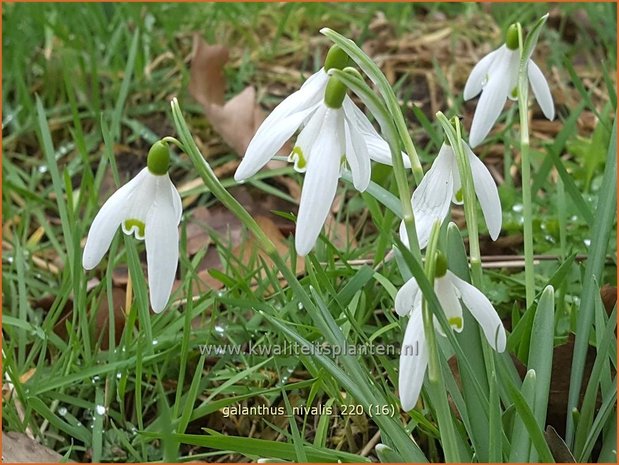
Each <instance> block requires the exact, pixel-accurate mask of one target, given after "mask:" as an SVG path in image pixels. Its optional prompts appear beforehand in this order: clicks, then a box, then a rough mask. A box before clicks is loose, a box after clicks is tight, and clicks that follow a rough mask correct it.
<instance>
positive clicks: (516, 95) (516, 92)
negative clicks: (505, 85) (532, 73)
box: [510, 87, 518, 99]
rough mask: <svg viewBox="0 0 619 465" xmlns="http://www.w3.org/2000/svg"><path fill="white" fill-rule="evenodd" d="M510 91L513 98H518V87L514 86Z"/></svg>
mask: <svg viewBox="0 0 619 465" xmlns="http://www.w3.org/2000/svg"><path fill="white" fill-rule="evenodd" d="M510 93H511V96H512V98H513V99H517V98H518V87H514V88H513V89H512V91H511V92H510Z"/></svg>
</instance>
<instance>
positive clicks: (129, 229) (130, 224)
mask: <svg viewBox="0 0 619 465" xmlns="http://www.w3.org/2000/svg"><path fill="white" fill-rule="evenodd" d="M145 229H146V225H145V224H144V222H142V221H140V220H137V219H135V218H130V219H128V220H125V221H123V230H124V231H125V234H132V233H133V234H134V235H135V237H136V238H138V239H144V230H145Z"/></svg>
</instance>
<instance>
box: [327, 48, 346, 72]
mask: <svg viewBox="0 0 619 465" xmlns="http://www.w3.org/2000/svg"><path fill="white" fill-rule="evenodd" d="M349 61H350V59H349V58H348V55H346V52H344V50H342V49H341V48H339V47H338V46H337V45H334V46H332V47H331V48H330V49H329V52H328V53H327V58H325V71H329V70H330V69H331V68H335V69H344V68H346V66H348V63H349Z"/></svg>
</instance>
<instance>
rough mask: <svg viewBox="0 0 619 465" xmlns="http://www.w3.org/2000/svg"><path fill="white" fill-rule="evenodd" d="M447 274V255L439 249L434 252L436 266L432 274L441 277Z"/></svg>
mask: <svg viewBox="0 0 619 465" xmlns="http://www.w3.org/2000/svg"><path fill="white" fill-rule="evenodd" d="M446 274H447V257H445V255H443V253H442V252H441V251H440V250H439V251H438V252H436V268H435V271H434V276H435V277H436V278H442V277H443V276H445V275H446Z"/></svg>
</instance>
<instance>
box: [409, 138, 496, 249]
mask: <svg viewBox="0 0 619 465" xmlns="http://www.w3.org/2000/svg"><path fill="white" fill-rule="evenodd" d="M462 147H463V148H464V151H465V152H466V154H467V156H468V160H469V164H470V166H471V174H472V177H473V186H474V188H475V193H476V194H477V199H478V200H479V203H480V205H481V209H482V212H483V215H484V219H485V220H486V225H487V226H488V232H489V233H490V237H491V238H492V240H496V238H497V237H498V236H499V233H500V232H501V223H502V210H501V200H500V198H499V191H498V189H497V187H496V184H495V183H494V179H492V175H491V174H490V171H488V168H486V165H484V164H483V163H482V161H481V160H480V159H479V158H477V156H476V155H475V154H474V153H473V151H472V150H471V148H470V147H469V146H468V145H467V144H466V142H464V141H462ZM461 187H462V185H461V183H460V174H459V171H458V164H457V162H456V156H455V154H454V151H453V148H452V147H451V146H450V145H449V144H447V143H443V145H442V146H441V149H440V150H439V152H438V156H437V157H436V159H435V160H434V163H433V164H432V167H431V168H430V169H429V170H428V172H427V173H426V174H425V176H424V177H423V179H422V180H421V182H420V183H419V186H417V188H416V189H415V191H414V192H413V198H412V203H413V213H414V216H415V227H416V229H417V237H418V239H419V246H420V247H421V248H422V249H423V248H424V247H426V245H427V244H428V239H429V238H430V232H431V230H432V225H433V224H434V223H435V222H436V221H439V222H442V221H443V220H444V219H445V217H446V216H447V213H449V206H450V204H451V202H453V203H455V204H457V205H461V204H462V201H463V199H462V191H461ZM400 239H401V240H402V242H404V244H405V245H407V246H408V236H407V234H406V229H405V226H404V222H402V223H401V224H400Z"/></svg>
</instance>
